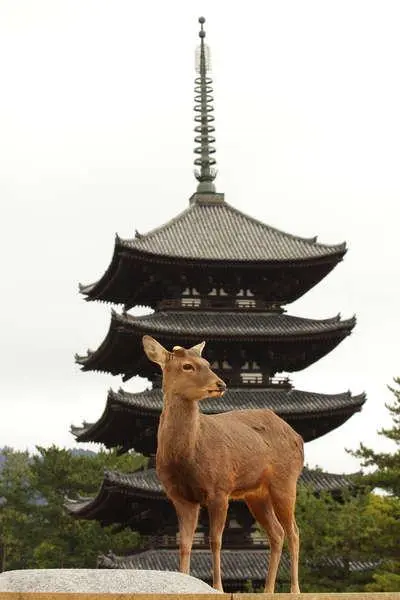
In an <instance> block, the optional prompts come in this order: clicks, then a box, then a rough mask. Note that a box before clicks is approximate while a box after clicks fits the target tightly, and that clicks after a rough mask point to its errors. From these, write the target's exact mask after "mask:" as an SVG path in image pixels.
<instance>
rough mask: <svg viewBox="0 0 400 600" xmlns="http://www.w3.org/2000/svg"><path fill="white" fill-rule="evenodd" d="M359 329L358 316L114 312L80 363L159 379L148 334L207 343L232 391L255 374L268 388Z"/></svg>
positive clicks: (168, 341)
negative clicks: (145, 345) (147, 347)
mask: <svg viewBox="0 0 400 600" xmlns="http://www.w3.org/2000/svg"><path fill="white" fill-rule="evenodd" d="M354 325H355V317H353V318H351V319H347V320H343V321H342V320H341V319H340V316H336V317H333V318H330V319H322V320H315V319H305V318H301V317H294V316H290V315H286V314H280V313H277V312H266V313H257V312H253V311H236V312H215V311H211V312H203V311H200V310H182V311H159V312H154V313H152V314H149V315H144V316H140V317H135V316H131V315H128V314H126V313H124V314H122V315H119V314H117V313H116V312H114V311H113V312H112V317H111V323H110V328H109V331H108V333H107V336H106V338H105V339H104V341H103V342H102V344H101V345H100V346H99V348H98V349H97V350H96V351H94V352H92V351H88V353H87V355H86V356H76V361H77V362H78V364H80V365H81V366H82V370H83V371H104V372H108V373H111V374H112V375H123V379H124V380H125V381H126V380H127V379H129V378H130V377H133V376H135V375H140V376H142V377H146V378H147V379H150V380H154V379H155V378H156V377H157V376H158V375H159V369H158V367H157V365H155V364H154V363H152V362H150V361H149V360H148V359H147V358H146V357H145V355H144V352H143V349H142V344H141V339H142V337H143V335H145V334H150V335H152V336H155V337H156V338H157V339H158V340H159V341H160V342H161V343H162V344H163V345H164V346H167V347H172V346H176V345H180V346H183V347H190V346H192V345H193V344H196V343H198V342H199V341H200V340H202V339H204V340H205V341H206V342H207V354H206V356H207V359H208V360H209V361H210V363H212V368H213V370H214V371H215V372H216V373H217V374H218V375H219V376H220V377H222V379H224V380H225V381H226V383H227V384H228V387H237V386H238V385H240V384H241V383H242V382H243V377H244V376H245V375H249V374H252V372H253V371H254V370H256V371H257V370H258V372H259V374H260V375H261V380H260V382H262V383H264V384H265V383H266V381H267V380H268V378H269V377H271V376H273V375H275V374H276V373H281V372H283V371H286V372H293V371H300V370H302V369H304V368H305V367H307V366H309V365H311V364H312V363H314V362H316V361H317V360H319V359H320V358H322V357H323V356H325V355H326V354H328V353H329V352H330V351H331V350H333V348H335V347H336V346H337V345H338V344H339V343H340V342H341V341H342V340H343V339H344V338H345V337H347V336H348V335H349V334H350V333H351V331H352V329H353V327H354Z"/></svg>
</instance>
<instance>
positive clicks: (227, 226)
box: [118, 194, 346, 262]
mask: <svg viewBox="0 0 400 600" xmlns="http://www.w3.org/2000/svg"><path fill="white" fill-rule="evenodd" d="M118 241H119V244H120V246H121V248H125V249H128V250H136V251H139V252H143V253H146V254H152V255H162V256H169V257H172V258H188V259H194V260H212V261H221V260H223V261H234V262H241V261H246V262H249V261H251V262H252V261H256V262H259V261H261V262H282V261H291V262H292V261H304V260H310V259H311V260H312V259H318V258H321V257H327V256H333V255H335V256H336V255H340V256H342V255H343V254H344V253H345V251H346V244H345V243H343V244H337V245H326V244H320V243H317V238H316V237H313V238H301V237H298V236H295V235H291V234H289V233H286V232H284V231H280V230H279V229H276V228H274V227H271V226H270V225H266V224H265V223H262V222H261V221H259V220H257V219H254V218H253V217H250V216H248V215H246V214H244V213H242V212H241V211H239V210H237V209H236V208H234V207H233V206H231V205H230V204H228V203H227V202H225V199H224V195H223V194H195V195H194V196H193V197H192V198H191V202H190V205H189V207H188V208H186V210H184V211H183V212H181V213H180V214H179V215H177V216H176V217H174V218H173V219H171V220H170V221H168V222H167V223H165V224H164V225H162V226H161V227H158V228H156V229H153V230H152V231H149V232H148V233H146V234H136V237H135V238H133V239H128V240H123V239H119V240H118Z"/></svg>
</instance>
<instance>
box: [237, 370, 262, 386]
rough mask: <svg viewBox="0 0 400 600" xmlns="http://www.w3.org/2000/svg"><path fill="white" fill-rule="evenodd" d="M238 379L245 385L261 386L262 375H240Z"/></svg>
mask: <svg viewBox="0 0 400 600" xmlns="http://www.w3.org/2000/svg"><path fill="white" fill-rule="evenodd" d="M240 379H241V380H242V383H244V384H246V385H261V384H262V382H263V376H262V373H241V374H240Z"/></svg>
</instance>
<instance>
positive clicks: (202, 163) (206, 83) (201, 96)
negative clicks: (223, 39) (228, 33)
mask: <svg viewBox="0 0 400 600" xmlns="http://www.w3.org/2000/svg"><path fill="white" fill-rule="evenodd" d="M199 23H200V25H201V29H200V31H199V37H200V46H199V47H198V48H197V51H196V72H197V73H198V74H199V77H196V79H195V84H196V85H195V88H194V91H195V97H194V100H195V102H196V106H195V107H194V110H195V117H194V120H195V121H196V123H197V125H196V127H195V128H194V130H195V132H196V134H197V135H196V136H195V138H194V141H195V142H196V144H199V146H197V147H196V148H195V150H194V151H195V154H198V155H200V156H198V158H196V159H195V161H194V164H195V166H196V167H199V168H197V169H195V171H194V174H195V177H196V179H197V181H198V182H199V184H198V186H197V192H198V193H208V194H210V193H211V194H214V193H215V185H214V183H213V181H214V179H215V177H216V175H217V171H216V169H214V168H213V165H215V163H216V160H215V158H213V157H212V156H211V155H212V154H214V153H215V148H214V147H213V146H212V145H211V144H213V143H214V142H215V137H214V136H213V135H211V134H212V133H213V132H214V131H215V127H214V126H213V125H211V123H212V122H213V121H214V116H213V115H212V114H211V113H212V112H213V111H214V107H213V105H212V102H213V100H214V98H213V97H212V96H211V95H210V94H211V93H212V91H213V88H212V87H211V84H212V79H211V77H208V76H207V72H209V71H210V70H211V65H210V49H209V47H208V46H207V45H206V44H205V43H204V38H205V37H206V32H205V31H204V29H203V24H204V23H205V18H204V17H200V18H199Z"/></svg>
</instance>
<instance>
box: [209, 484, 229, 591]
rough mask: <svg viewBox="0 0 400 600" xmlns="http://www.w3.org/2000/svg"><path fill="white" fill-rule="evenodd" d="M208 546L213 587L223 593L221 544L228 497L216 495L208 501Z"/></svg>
mask: <svg viewBox="0 0 400 600" xmlns="http://www.w3.org/2000/svg"><path fill="white" fill-rule="evenodd" d="M207 507H208V516H209V519H210V544H211V552H212V556H213V587H215V588H216V589H217V590H220V591H221V592H223V591H224V590H223V589H222V579H221V542H222V533H223V531H224V527H225V521H226V513H227V512H228V497H227V496H225V495H216V496H214V497H212V498H210V499H209V501H208V504H207Z"/></svg>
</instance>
